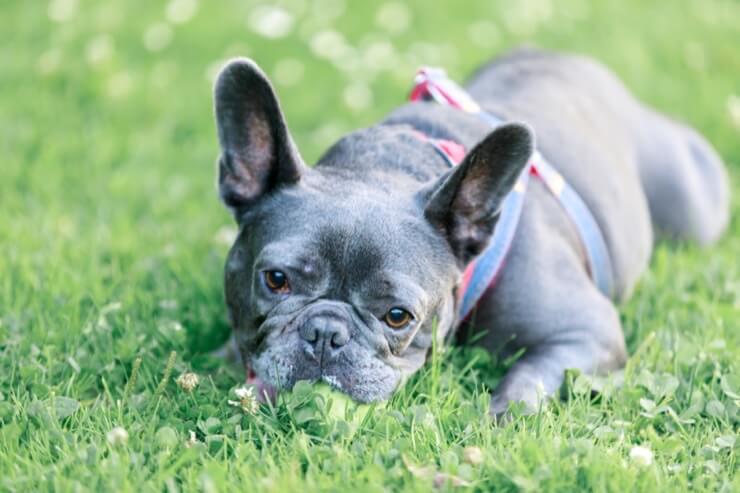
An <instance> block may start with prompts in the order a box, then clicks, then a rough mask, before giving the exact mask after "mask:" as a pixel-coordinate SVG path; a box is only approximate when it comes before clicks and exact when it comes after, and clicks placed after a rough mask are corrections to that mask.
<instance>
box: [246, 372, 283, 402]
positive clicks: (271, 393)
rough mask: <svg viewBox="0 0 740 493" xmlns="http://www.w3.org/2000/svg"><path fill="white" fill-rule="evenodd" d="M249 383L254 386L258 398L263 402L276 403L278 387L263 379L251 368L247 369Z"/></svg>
mask: <svg viewBox="0 0 740 493" xmlns="http://www.w3.org/2000/svg"><path fill="white" fill-rule="evenodd" d="M247 385H251V386H253V387H254V393H255V395H256V396H257V399H258V400H259V401H260V402H261V403H263V404H267V403H273V404H274V403H275V402H276V398H277V389H276V388H275V387H274V386H273V385H270V384H269V383H267V382H265V381H264V380H262V379H261V378H260V377H258V376H257V374H256V373H255V372H254V370H252V369H251V368H248V369H247Z"/></svg>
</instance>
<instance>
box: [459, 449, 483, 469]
mask: <svg viewBox="0 0 740 493" xmlns="http://www.w3.org/2000/svg"><path fill="white" fill-rule="evenodd" d="M463 461H465V462H467V463H468V464H470V465H471V466H477V465H478V464H480V463H482V462H483V451H482V450H481V449H480V447H475V446H472V447H465V448H464V449H463Z"/></svg>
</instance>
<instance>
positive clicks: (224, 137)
mask: <svg viewBox="0 0 740 493" xmlns="http://www.w3.org/2000/svg"><path fill="white" fill-rule="evenodd" d="M214 105H215V110H216V124H217V125H218V140H219V143H220V144H221V157H220V158H219V164H218V166H219V172H218V173H219V176H218V184H219V192H220V194H221V199H222V200H223V201H224V203H225V204H226V205H227V206H228V207H230V208H231V209H232V210H233V211H234V212H235V214H236V215H237V217H238V216H239V215H240V214H241V213H242V212H243V211H244V210H245V209H246V208H248V207H249V206H250V205H252V204H254V202H255V201H257V200H258V199H260V198H261V197H263V196H264V195H266V194H268V193H269V192H271V191H272V190H274V189H275V188H277V187H279V186H281V185H287V184H292V183H296V182H298V180H299V179H300V177H301V174H302V173H303V172H304V170H305V169H306V167H305V165H304V164H303V160H302V159H301V156H300V154H299V153H298V151H297V150H296V148H295V144H294V143H293V139H291V137H290V134H289V132H288V127H287V125H286V124H285V118H284V117H283V113H282V111H281V110H280V105H279V103H278V100H277V97H276V96H275V92H274V90H273V88H272V86H271V85H270V82H269V80H268V79H267V76H265V74H264V73H263V72H262V70H260V68H259V67H258V66H257V64H256V63H254V62H253V61H251V60H248V59H245V58H238V59H234V60H231V61H230V62H229V63H228V64H226V66H225V67H224V68H223V69H221V72H220V73H219V75H218V79H217V80H216V87H215V89H214Z"/></svg>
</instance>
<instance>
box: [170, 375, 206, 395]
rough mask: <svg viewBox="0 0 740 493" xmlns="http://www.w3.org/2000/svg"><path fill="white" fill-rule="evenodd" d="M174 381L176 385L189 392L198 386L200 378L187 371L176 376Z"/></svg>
mask: <svg viewBox="0 0 740 493" xmlns="http://www.w3.org/2000/svg"><path fill="white" fill-rule="evenodd" d="M175 382H176V383H177V386H178V387H180V388H181V389H182V390H184V391H185V392H188V393H189V392H192V391H193V390H194V389H195V387H197V386H198V384H199V383H200V378H198V375H197V374H195V373H193V372H190V371H188V372H185V373H183V374H181V375H180V376H179V377H177V380H175Z"/></svg>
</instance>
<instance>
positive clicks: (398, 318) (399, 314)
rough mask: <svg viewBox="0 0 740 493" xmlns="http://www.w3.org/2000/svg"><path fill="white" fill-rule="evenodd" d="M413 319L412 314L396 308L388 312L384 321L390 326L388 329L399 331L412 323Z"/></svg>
mask: <svg viewBox="0 0 740 493" xmlns="http://www.w3.org/2000/svg"><path fill="white" fill-rule="evenodd" d="M412 318H413V317H412V316H411V314H410V313H409V312H407V311H406V310H404V309H403V308H398V307H395V308H391V309H390V310H388V313H386V314H385V318H384V320H385V323H386V324H388V327H390V328H391V329H396V330H398V329H403V328H404V327H406V326H407V325H408V324H409V322H411V319H412Z"/></svg>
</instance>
